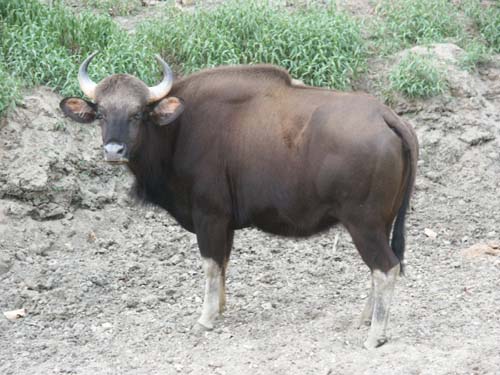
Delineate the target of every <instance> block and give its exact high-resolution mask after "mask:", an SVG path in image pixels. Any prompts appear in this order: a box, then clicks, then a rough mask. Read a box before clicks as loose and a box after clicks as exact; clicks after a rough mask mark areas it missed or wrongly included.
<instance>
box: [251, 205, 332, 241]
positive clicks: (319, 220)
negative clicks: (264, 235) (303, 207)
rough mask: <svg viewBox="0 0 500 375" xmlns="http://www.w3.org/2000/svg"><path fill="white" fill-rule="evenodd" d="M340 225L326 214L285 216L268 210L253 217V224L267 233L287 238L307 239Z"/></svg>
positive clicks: (310, 213)
mask: <svg viewBox="0 0 500 375" xmlns="http://www.w3.org/2000/svg"><path fill="white" fill-rule="evenodd" d="M336 223H338V220H337V219H336V218H335V217H333V216H331V215H329V214H328V213H326V212H308V213H293V214H290V213H288V214H285V213H283V212H279V211H278V210H277V209H267V210H265V211H262V212H259V213H258V214H255V215H253V217H252V220H251V224H252V226H254V227H256V228H259V229H261V230H263V231H265V232H268V233H272V234H277V235H280V236H286V237H307V236H311V235H313V234H316V233H319V232H322V231H324V230H326V229H328V228H330V227H331V226H333V225H335V224H336Z"/></svg>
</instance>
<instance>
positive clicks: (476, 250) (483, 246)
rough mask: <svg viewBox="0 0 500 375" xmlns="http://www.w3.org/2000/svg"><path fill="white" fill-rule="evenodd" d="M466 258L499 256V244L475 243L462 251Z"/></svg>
mask: <svg viewBox="0 0 500 375" xmlns="http://www.w3.org/2000/svg"><path fill="white" fill-rule="evenodd" d="M462 255H463V256H464V257H466V258H475V257H482V256H485V255H490V256H500V242H490V243H477V244H474V245H472V246H471V247H468V248H467V249H464V250H462Z"/></svg>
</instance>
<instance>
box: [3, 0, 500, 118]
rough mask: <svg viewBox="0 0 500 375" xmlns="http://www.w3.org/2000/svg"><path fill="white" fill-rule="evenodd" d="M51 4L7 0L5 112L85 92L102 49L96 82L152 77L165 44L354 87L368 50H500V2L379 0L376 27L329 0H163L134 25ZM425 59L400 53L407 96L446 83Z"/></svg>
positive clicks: (470, 59)
mask: <svg viewBox="0 0 500 375" xmlns="http://www.w3.org/2000/svg"><path fill="white" fill-rule="evenodd" d="M48 3H49V4H50V5H44V4H42V3H41V2H40V1H38V0H18V1H11V0H0V115H1V113H2V112H3V111H5V110H6V108H8V107H9V106H11V105H12V103H14V102H15V101H16V99H17V98H19V92H20V89H21V88H23V87H30V86H34V85H47V86H49V87H51V88H53V89H55V90H57V91H59V92H60V93H61V94H63V95H80V90H79V87H78V82H77V80H76V75H77V69H78V66H79V64H80V63H81V61H82V60H83V59H84V58H85V57H86V56H88V55H89V54H90V53H92V52H93V51H96V50H98V51H100V53H99V55H98V56H97V57H96V59H95V62H93V63H92V65H91V67H90V75H91V76H92V77H93V78H94V80H96V81H98V80H100V79H102V78H104V77H105V76H107V75H109V74H113V73H122V72H127V73H130V74H134V75H136V76H137V77H139V78H141V79H143V80H144V81H145V82H146V83H148V84H153V83H155V82H156V81H157V80H158V79H159V78H160V77H159V75H160V72H159V68H158V66H157V64H156V62H155V60H154V59H153V58H152V57H153V55H154V54H155V53H160V54H161V55H162V56H163V57H164V58H165V59H166V60H167V61H169V63H171V64H172V65H173V66H174V67H175V68H176V70H177V71H182V72H183V73H186V74H188V73H191V72H193V71H196V70H199V69H202V68H205V67H211V66H216V65H221V64H256V63H271V64H277V65H280V66H283V67H285V68H286V69H288V70H289V71H290V73H291V74H292V75H293V76H294V77H295V78H298V79H301V80H303V81H304V82H305V83H307V84H311V85H315V86H326V87H331V88H337V89H349V88H350V87H351V83H352V81H353V79H355V78H356V77H357V76H358V74H359V73H360V72H362V71H363V69H364V68H365V67H366V61H367V57H368V56H369V55H370V54H371V56H372V57H373V56H379V55H385V54H388V53H393V52H396V51H399V50H401V49H404V48H408V47H410V46H413V45H416V44H426V43H432V42H445V41H451V42H454V43H457V44H459V45H460V46H461V47H462V48H464V49H465V51H466V55H465V57H464V59H463V60H462V62H461V64H462V66H463V67H464V68H465V69H473V68H474V67H475V65H476V64H478V63H481V62H484V61H487V59H488V57H489V55H490V54H491V53H494V52H496V53H498V52H500V9H499V7H500V5H499V4H491V5H489V6H484V4H481V2H479V1H478V0H464V1H463V2H459V3H456V2H452V1H449V0H421V1H413V0H381V2H379V5H378V6H377V8H376V11H377V12H376V13H377V15H378V17H376V19H377V22H375V23H373V24H372V27H371V28H369V29H366V28H365V27H366V26H365V25H364V24H362V23H361V22H360V21H359V20H357V19H355V18H353V17H351V16H350V15H348V14H347V13H345V12H342V11H341V10H339V9H337V8H336V7H335V6H333V5H332V4H334V2H331V1H329V2H328V3H329V4H330V5H329V6H324V5H322V3H323V2H319V1H318V2H311V3H312V4H311V3H309V5H308V6H303V5H300V6H299V5H297V4H302V2H300V1H297V2H292V3H297V4H296V6H295V7H284V6H283V7H279V6H278V5H276V4H277V3H281V4H283V3H285V2H270V1H264V0H249V1H243V0H228V1H226V2H224V3H223V4H221V5H220V6H217V7H210V8H206V9H205V8H204V7H197V8H195V10H194V12H183V11H180V10H179V9H177V8H175V7H172V6H166V7H164V8H165V12H164V13H163V14H160V15H157V17H155V19H154V20H146V21H144V22H143V23H142V24H140V25H139V26H138V28H137V29H136V32H135V33H133V34H128V33H126V32H125V31H123V30H122V29H121V28H120V27H119V26H118V25H117V24H116V23H115V22H114V21H113V19H112V18H111V17H110V16H109V14H95V12H90V11H81V12H79V13H78V14H74V12H73V11H72V10H71V9H70V8H68V7H66V6H65V4H64V1H63V0H51V1H49V2H48ZM82 3H83V4H84V5H87V6H88V7H94V8H96V9H98V10H105V11H106V12H107V13H110V14H112V15H118V14H129V13H131V12H135V11H136V10H137V9H138V7H139V6H140V1H139V0H137V1H136V0H103V1H97V0H82ZM287 3H291V2H287ZM271 4H274V5H271ZM93 10H94V11H95V9H93ZM363 35H365V37H363ZM373 41H375V42H374V43H373ZM370 43H371V47H372V48H371V50H370V52H368V51H369V49H368V47H367V46H368V45H370ZM427 60H428V59H427ZM427 60H426V59H424V60H421V59H420V60H419V59H415V61H413V62H412V61H410V60H405V61H402V62H401V64H400V65H398V66H397V67H395V68H394V70H393V71H392V73H391V82H392V83H391V87H393V88H394V89H397V90H401V91H402V92H404V93H405V95H407V96H410V97H419V96H427V95H432V93H439V92H442V90H443V87H444V83H443V81H442V79H441V80H440V77H439V75H436V74H434V73H435V72H434V70H435V69H437V68H436V67H434V66H432V64H429V61H427ZM434 79H435V80H436V81H435V82H433V81H432V80H434ZM405 80H406V81H405ZM419 80H420V81H419ZM417 82H420V83H417Z"/></svg>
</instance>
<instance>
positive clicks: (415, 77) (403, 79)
mask: <svg viewBox="0 0 500 375" xmlns="http://www.w3.org/2000/svg"><path fill="white" fill-rule="evenodd" d="M445 77H446V74H445V72H444V70H443V69H441V68H439V67H438V66H437V65H436V63H435V62H434V61H433V59H432V57H431V56H421V55H417V54H415V53H408V54H407V55H406V56H404V57H403V58H402V59H401V61H400V62H399V64H398V65H396V66H395V67H394V68H393V69H392V71H391V72H390V74H389V80H390V83H391V88H392V89H393V90H395V91H398V92H401V93H402V94H403V95H405V96H406V97H408V98H412V99H413V98H428V97H432V96H436V95H441V94H443V93H444V92H445V90H446V87H447V82H446V78H445Z"/></svg>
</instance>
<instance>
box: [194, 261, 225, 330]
mask: <svg viewBox="0 0 500 375" xmlns="http://www.w3.org/2000/svg"><path fill="white" fill-rule="evenodd" d="M203 270H204V272H205V278H206V280H205V297H204V299H203V310H202V313H201V317H200V319H198V324H200V325H201V326H202V327H203V328H205V329H212V328H213V327H214V321H215V319H216V318H217V315H219V313H222V309H223V306H224V303H225V299H226V294H225V290H224V278H223V273H222V267H221V266H220V265H219V264H218V263H217V261H215V260H214V259H212V258H203Z"/></svg>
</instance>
